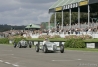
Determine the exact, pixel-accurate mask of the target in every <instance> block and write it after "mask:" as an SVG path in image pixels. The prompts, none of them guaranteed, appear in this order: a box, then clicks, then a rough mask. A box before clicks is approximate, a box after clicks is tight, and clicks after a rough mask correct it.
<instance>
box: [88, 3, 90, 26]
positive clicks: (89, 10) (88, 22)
mask: <svg viewBox="0 0 98 67" xmlns="http://www.w3.org/2000/svg"><path fill="white" fill-rule="evenodd" d="M89 26H90V6H89V4H88V28H89Z"/></svg>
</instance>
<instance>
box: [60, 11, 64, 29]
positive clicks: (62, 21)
mask: <svg viewBox="0 0 98 67" xmlns="http://www.w3.org/2000/svg"><path fill="white" fill-rule="evenodd" d="M63 19H64V18H63V10H62V28H61V29H63V21H64V20H63Z"/></svg>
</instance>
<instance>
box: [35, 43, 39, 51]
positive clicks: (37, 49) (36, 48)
mask: <svg viewBox="0 0 98 67" xmlns="http://www.w3.org/2000/svg"><path fill="white" fill-rule="evenodd" d="M35 50H36V52H39V45H38V44H36V46H35Z"/></svg>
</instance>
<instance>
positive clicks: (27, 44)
mask: <svg viewBox="0 0 98 67" xmlns="http://www.w3.org/2000/svg"><path fill="white" fill-rule="evenodd" d="M16 47H19V48H27V47H29V48H31V47H32V42H31V41H29V42H28V41H26V40H21V41H19V42H18V43H15V42H14V48H16Z"/></svg>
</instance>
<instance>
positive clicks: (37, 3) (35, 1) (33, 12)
mask: <svg viewBox="0 0 98 67" xmlns="http://www.w3.org/2000/svg"><path fill="white" fill-rule="evenodd" d="M56 1H57V0H0V24H10V25H28V24H31V23H35V24H40V23H41V22H47V21H48V20H49V14H48V9H49V7H50V6H51V5H52V4H53V3H54V2H56Z"/></svg>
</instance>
